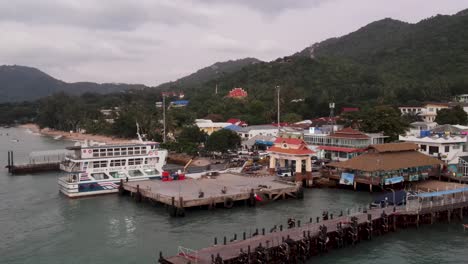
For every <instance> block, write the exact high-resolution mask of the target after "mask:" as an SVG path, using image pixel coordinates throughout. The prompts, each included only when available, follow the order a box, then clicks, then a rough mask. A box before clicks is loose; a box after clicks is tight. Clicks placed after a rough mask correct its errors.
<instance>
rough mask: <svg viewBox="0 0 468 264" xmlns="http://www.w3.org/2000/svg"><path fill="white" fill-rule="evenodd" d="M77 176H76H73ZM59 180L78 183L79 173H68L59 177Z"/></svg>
mask: <svg viewBox="0 0 468 264" xmlns="http://www.w3.org/2000/svg"><path fill="white" fill-rule="evenodd" d="M73 176H75V177H73ZM59 181H62V182H64V183H67V184H68V183H78V182H79V177H78V175H66V176H62V177H59Z"/></svg>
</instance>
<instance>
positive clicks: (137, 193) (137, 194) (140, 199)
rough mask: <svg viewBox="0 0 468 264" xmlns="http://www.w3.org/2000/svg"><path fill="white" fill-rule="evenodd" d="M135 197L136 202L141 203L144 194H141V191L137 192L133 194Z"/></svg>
mask: <svg viewBox="0 0 468 264" xmlns="http://www.w3.org/2000/svg"><path fill="white" fill-rule="evenodd" d="M133 198H134V199H135V202H137V203H141V201H142V200H143V196H142V195H141V193H140V192H136V193H135V194H134V195H133Z"/></svg>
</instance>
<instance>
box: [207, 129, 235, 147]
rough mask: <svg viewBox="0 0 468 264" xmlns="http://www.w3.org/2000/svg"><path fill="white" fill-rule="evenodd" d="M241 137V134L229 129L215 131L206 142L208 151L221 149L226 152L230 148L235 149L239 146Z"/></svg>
mask: <svg viewBox="0 0 468 264" xmlns="http://www.w3.org/2000/svg"><path fill="white" fill-rule="evenodd" d="M240 143H241V138H240V137H239V135H238V134H237V133H236V132H234V131H231V130H228V129H221V130H218V131H215V132H213V133H212V134H211V135H210V136H209V137H208V140H207V142H206V149H207V150H208V151H219V152H221V153H226V152H227V151H228V150H233V149H236V148H237V147H239V145H240Z"/></svg>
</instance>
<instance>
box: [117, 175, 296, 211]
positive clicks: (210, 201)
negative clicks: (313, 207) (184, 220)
mask: <svg viewBox="0 0 468 264" xmlns="http://www.w3.org/2000/svg"><path fill="white" fill-rule="evenodd" d="M119 193H120V194H129V195H130V196H131V197H133V198H134V199H135V201H137V202H141V201H144V200H146V201H149V202H151V203H159V204H163V205H165V206H167V207H168V210H169V213H170V215H171V216H184V215H185V209H188V208H196V207H202V208H203V207H205V208H208V209H212V208H216V207H224V208H232V207H233V206H234V205H235V204H239V203H242V204H247V205H249V206H255V205H256V203H257V202H259V201H275V200H278V199H285V198H288V197H290V198H297V199H301V198H303V189H302V187H301V186H300V184H296V183H291V182H288V181H281V180H278V179H277V178H276V177H275V176H269V175H266V176H248V175H242V174H237V173H221V174H219V173H208V175H206V176H203V177H202V178H200V179H188V178H187V179H185V180H175V181H159V180H148V181H129V182H123V181H122V182H121V184H120V188H119Z"/></svg>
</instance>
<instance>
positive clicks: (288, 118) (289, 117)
mask: <svg viewBox="0 0 468 264" xmlns="http://www.w3.org/2000/svg"><path fill="white" fill-rule="evenodd" d="M281 119H282V120H281V121H283V122H286V123H296V122H299V121H302V116H301V115H299V114H296V113H287V114H285V115H283V117H282V118H281Z"/></svg>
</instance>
